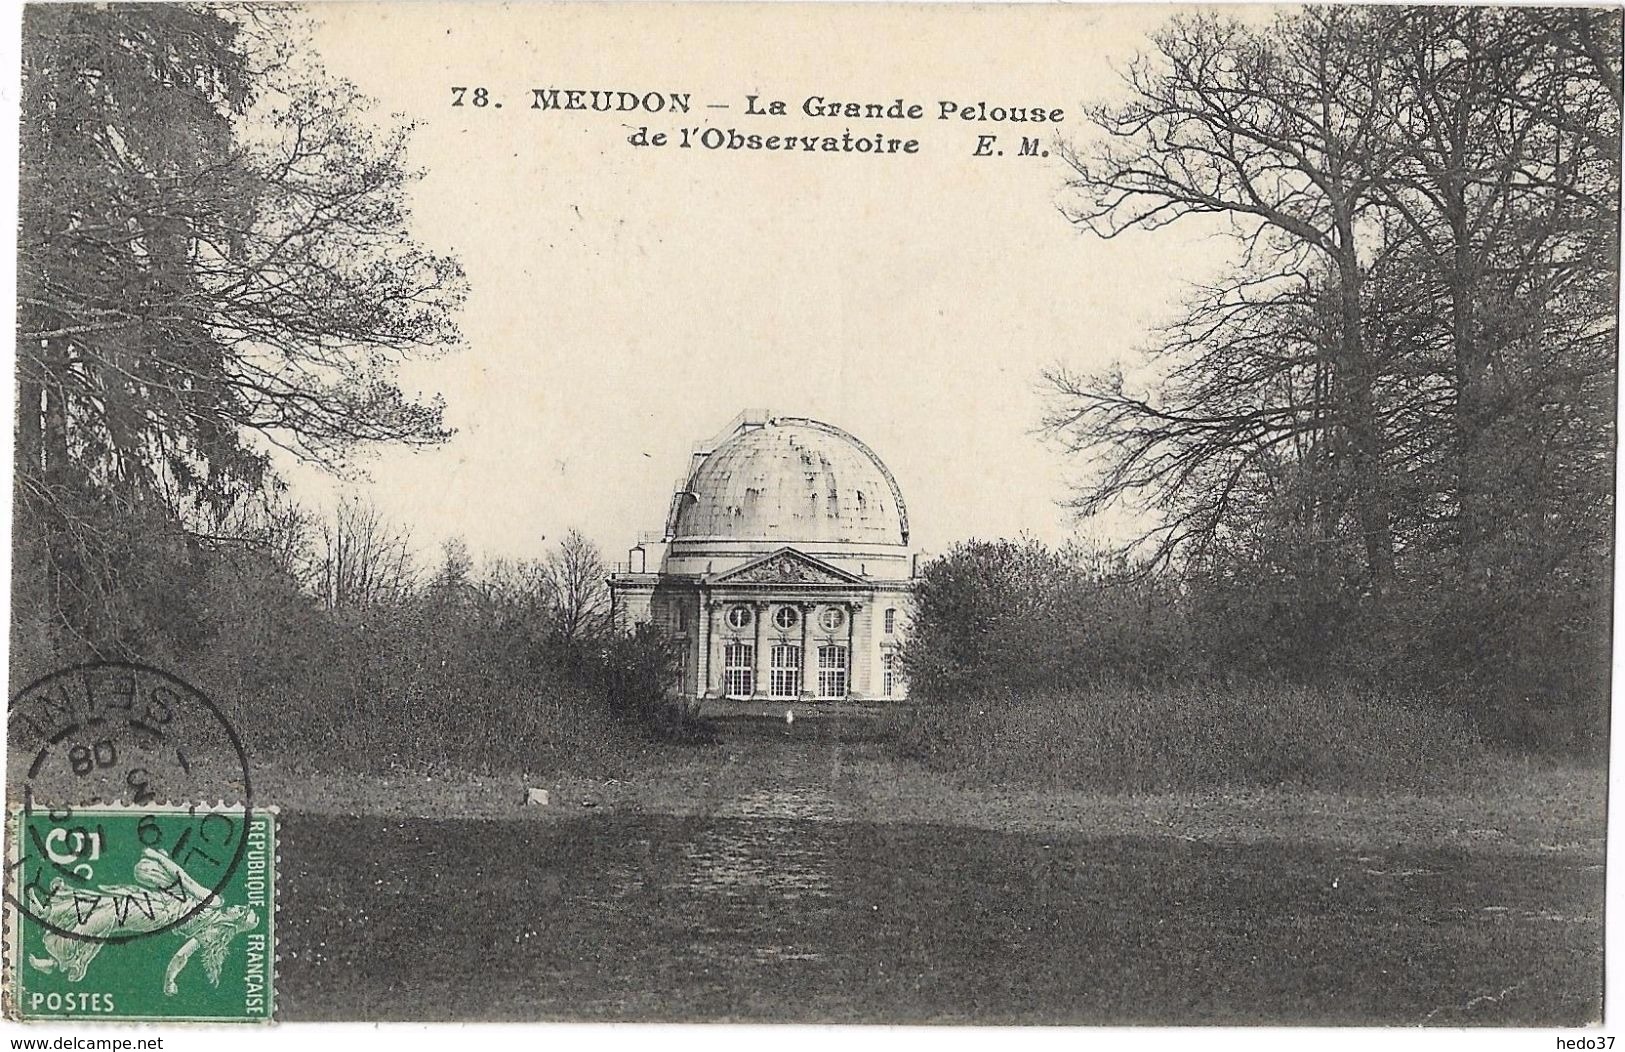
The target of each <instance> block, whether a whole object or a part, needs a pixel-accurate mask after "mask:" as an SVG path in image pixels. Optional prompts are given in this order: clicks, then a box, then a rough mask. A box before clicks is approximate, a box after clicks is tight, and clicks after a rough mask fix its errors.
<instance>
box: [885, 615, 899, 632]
mask: <svg viewBox="0 0 1625 1052" xmlns="http://www.w3.org/2000/svg"><path fill="white" fill-rule="evenodd" d="M895 631H897V611H896V610H887V611H886V634H887V635H891V634H892V633H893V632H895Z"/></svg>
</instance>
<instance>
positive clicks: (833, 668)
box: [818, 646, 846, 698]
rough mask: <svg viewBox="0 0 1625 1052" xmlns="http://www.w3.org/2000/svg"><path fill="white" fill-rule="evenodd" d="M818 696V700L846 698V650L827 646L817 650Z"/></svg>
mask: <svg viewBox="0 0 1625 1052" xmlns="http://www.w3.org/2000/svg"><path fill="white" fill-rule="evenodd" d="M818 696H819V697H820V698H844V697H846V648H845V647H843V646H827V647H819V648H818Z"/></svg>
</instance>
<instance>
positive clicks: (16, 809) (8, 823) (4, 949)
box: [0, 800, 282, 1027]
mask: <svg viewBox="0 0 1625 1052" xmlns="http://www.w3.org/2000/svg"><path fill="white" fill-rule="evenodd" d="M69 806H72V807H73V808H74V809H75V810H78V811H82V812H86V813H95V812H98V811H106V812H112V813H114V814H130V813H139V814H154V813H167V814H187V813H189V812H191V811H192V810H193V809H195V808H197V809H201V808H208V809H212V810H216V811H233V810H235V811H247V812H249V816H250V818H253V817H256V816H261V815H263V816H265V817H266V818H267V819H269V828H270V833H271V851H270V860H271V874H270V878H271V879H270V891H269V894H270V898H271V909H270V910H269V911H268V912H269V917H268V918H267V920H268V923H269V925H270V929H271V930H270V943H271V945H270V949H269V952H268V953H267V954H266V966H267V973H268V975H267V981H266V1012H265V1017H264V1018H262V1019H249V1018H246V1017H245V1018H241V1019H236V1018H222V1017H218V1016H207V1017H203V1018H195V1017H190V1016H159V1017H154V1016H119V1015H96V1016H74V1017H71V1018H67V1017H61V1016H52V1017H49V1018H39V1017H34V1018H30V1017H28V1016H25V1015H23V1014H22V1012H21V1010H20V1006H19V1004H18V997H17V995H18V991H19V988H20V986H21V982H22V942H23V940H22V911H21V910H20V909H18V908H17V907H15V906H13V905H12V904H11V903H9V902H7V903H4V904H3V907H4V910H5V918H4V923H0V1016H3V1017H4V1018H5V1019H6V1020H8V1021H9V1022H13V1023H23V1024H43V1025H53V1024H54V1025H58V1026H60V1025H61V1024H63V1023H66V1022H72V1024H73V1025H74V1026H78V1025H80V1024H81V1023H84V1024H90V1025H98V1024H116V1025H118V1026H121V1027H129V1026H150V1027H162V1026H168V1025H169V1024H171V1023H190V1024H196V1025H200V1026H244V1025H247V1026H269V1025H273V1024H275V1023H276V1008H277V979H278V976H279V973H280V971H281V968H282V936H281V924H280V921H281V917H280V916H279V914H281V912H282V899H281V896H279V895H278V894H277V884H278V882H279V881H280V880H281V877H282V839H281V836H280V834H279V831H278V828H277V823H278V821H280V819H281V814H282V812H281V810H280V809H279V808H277V807H276V806H275V805H271V806H265V807H253V806H251V805H247V804H241V803H237V804H232V803H227V802H226V801H224V800H217V801H215V802H213V803H210V802H209V801H207V800H199V801H196V802H193V803H176V802H174V801H170V800H165V801H153V802H152V803H149V804H129V803H125V802H124V801H122V800H114V801H113V802H111V803H98V804H73V805H69ZM22 814H23V809H22V807H21V805H19V804H14V803H9V802H8V803H7V805H6V809H5V822H4V827H3V829H0V866H3V868H0V879H3V880H5V881H7V882H8V883H9V882H10V881H11V879H12V865H13V860H14V856H15V855H16V853H17V851H18V847H17V843H18V840H17V838H18V837H19V836H20V835H21V828H20V826H19V825H18V823H19V821H20V820H21V818H22Z"/></svg>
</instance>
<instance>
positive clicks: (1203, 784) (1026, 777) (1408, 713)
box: [898, 681, 1487, 792]
mask: <svg viewBox="0 0 1625 1052" xmlns="http://www.w3.org/2000/svg"><path fill="white" fill-rule="evenodd" d="M898 743H899V744H898V747H899V749H900V750H902V751H903V752H904V753H905V754H907V755H910V756H913V757H916V758H919V759H921V760H923V761H924V762H926V763H927V764H928V765H929V766H931V767H934V768H937V769H940V770H944V771H949V772H958V773H960V774H962V775H963V776H964V777H966V778H967V779H968V780H971V781H976V782H983V783H994V784H1020V785H1040V786H1052V787H1074V788H1088V789H1099V790H1105V791H1113V792H1155V791H1161V790H1190V789H1216V788H1225V787H1252V786H1281V785H1285V786H1297V787H1303V788H1312V789H1334V790H1341V791H1349V790H1362V789H1393V788H1416V789H1437V788H1440V787H1442V786H1447V785H1453V784H1461V783H1464V782H1466V781H1470V780H1471V779H1472V778H1473V776H1474V774H1475V773H1476V772H1478V771H1479V770H1481V768H1482V765H1483V763H1484V761H1485V759H1486V757H1487V751H1486V749H1485V746H1484V745H1483V743H1482V742H1481V741H1480V739H1479V736H1478V735H1477V733H1476V732H1475V731H1474V730H1473V728H1472V727H1471V726H1470V724H1469V723H1468V722H1467V721H1466V720H1465V719H1464V718H1463V717H1461V716H1460V715H1458V714H1455V713H1453V712H1451V711H1449V710H1445V709H1443V708H1440V707H1438V706H1427V705H1423V704H1416V703H1411V702H1408V701H1406V700H1404V699H1400V698H1396V697H1393V696H1390V695H1379V694H1374V693H1370V692H1367V691H1362V690H1359V689H1356V688H1353V687H1347V686H1301V685H1294V684H1288V683H1273V682H1261V681H1243V682H1240V683H1234V684H1221V683H1218V682H1208V683H1203V682H1188V681H1187V682H1183V683H1175V684H1172V685H1168V686H1162V687H1153V686H1130V685H1124V684H1121V683H1114V682H1109V681H1101V682H1094V683H1089V684H1082V685H1079V686H1076V687H1072V688H1065V689H1056V688H1049V689H1043V688H1040V689H1036V690H1031V691H1015V690H1009V689H990V690H986V691H982V692H978V693H974V694H966V695H961V696H958V697H953V698H946V699H937V700H934V701H933V700H927V701H926V702H925V704H922V705H920V706H919V707H918V708H917V709H916V711H915V712H913V713H912V714H911V715H910V716H909V717H907V722H906V723H905V725H904V727H902V728H901V732H900V735H899V738H898Z"/></svg>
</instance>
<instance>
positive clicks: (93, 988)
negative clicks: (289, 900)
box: [5, 805, 277, 1023]
mask: <svg viewBox="0 0 1625 1052" xmlns="http://www.w3.org/2000/svg"><path fill="white" fill-rule="evenodd" d="M10 818H11V828H10V830H9V832H10V836H9V837H8V841H9V842H8V845H7V846H8V848H9V849H10V850H9V851H8V852H7V856H8V857H7V882H6V905H7V925H6V932H7V949H8V954H7V965H8V972H9V975H8V977H7V983H6V1005H5V1007H6V1014H7V1015H9V1016H10V1017H12V1018H14V1019H23V1020H47V1019H52V1020H63V1019H72V1020H79V1021H88V1020H108V1021H111V1020H126V1021H131V1020H148V1021H154V1022H179V1021H188V1022H221V1023H229V1022H268V1021H270V1019H271V1016H272V1012H273V1009H274V1008H275V973H276V865H277V852H276V813H275V811H257V810H256V811H249V810H247V809H245V808H243V807H223V806H222V807H210V806H207V805H200V806H192V807H185V806H169V805H165V806H158V805H147V806H142V807H123V806H116V805H115V806H105V805H89V806H84V807H75V808H61V809H54V810H48V809H44V808H38V809H32V808H24V809H19V810H14V811H13V812H12V813H11V816H10Z"/></svg>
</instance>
